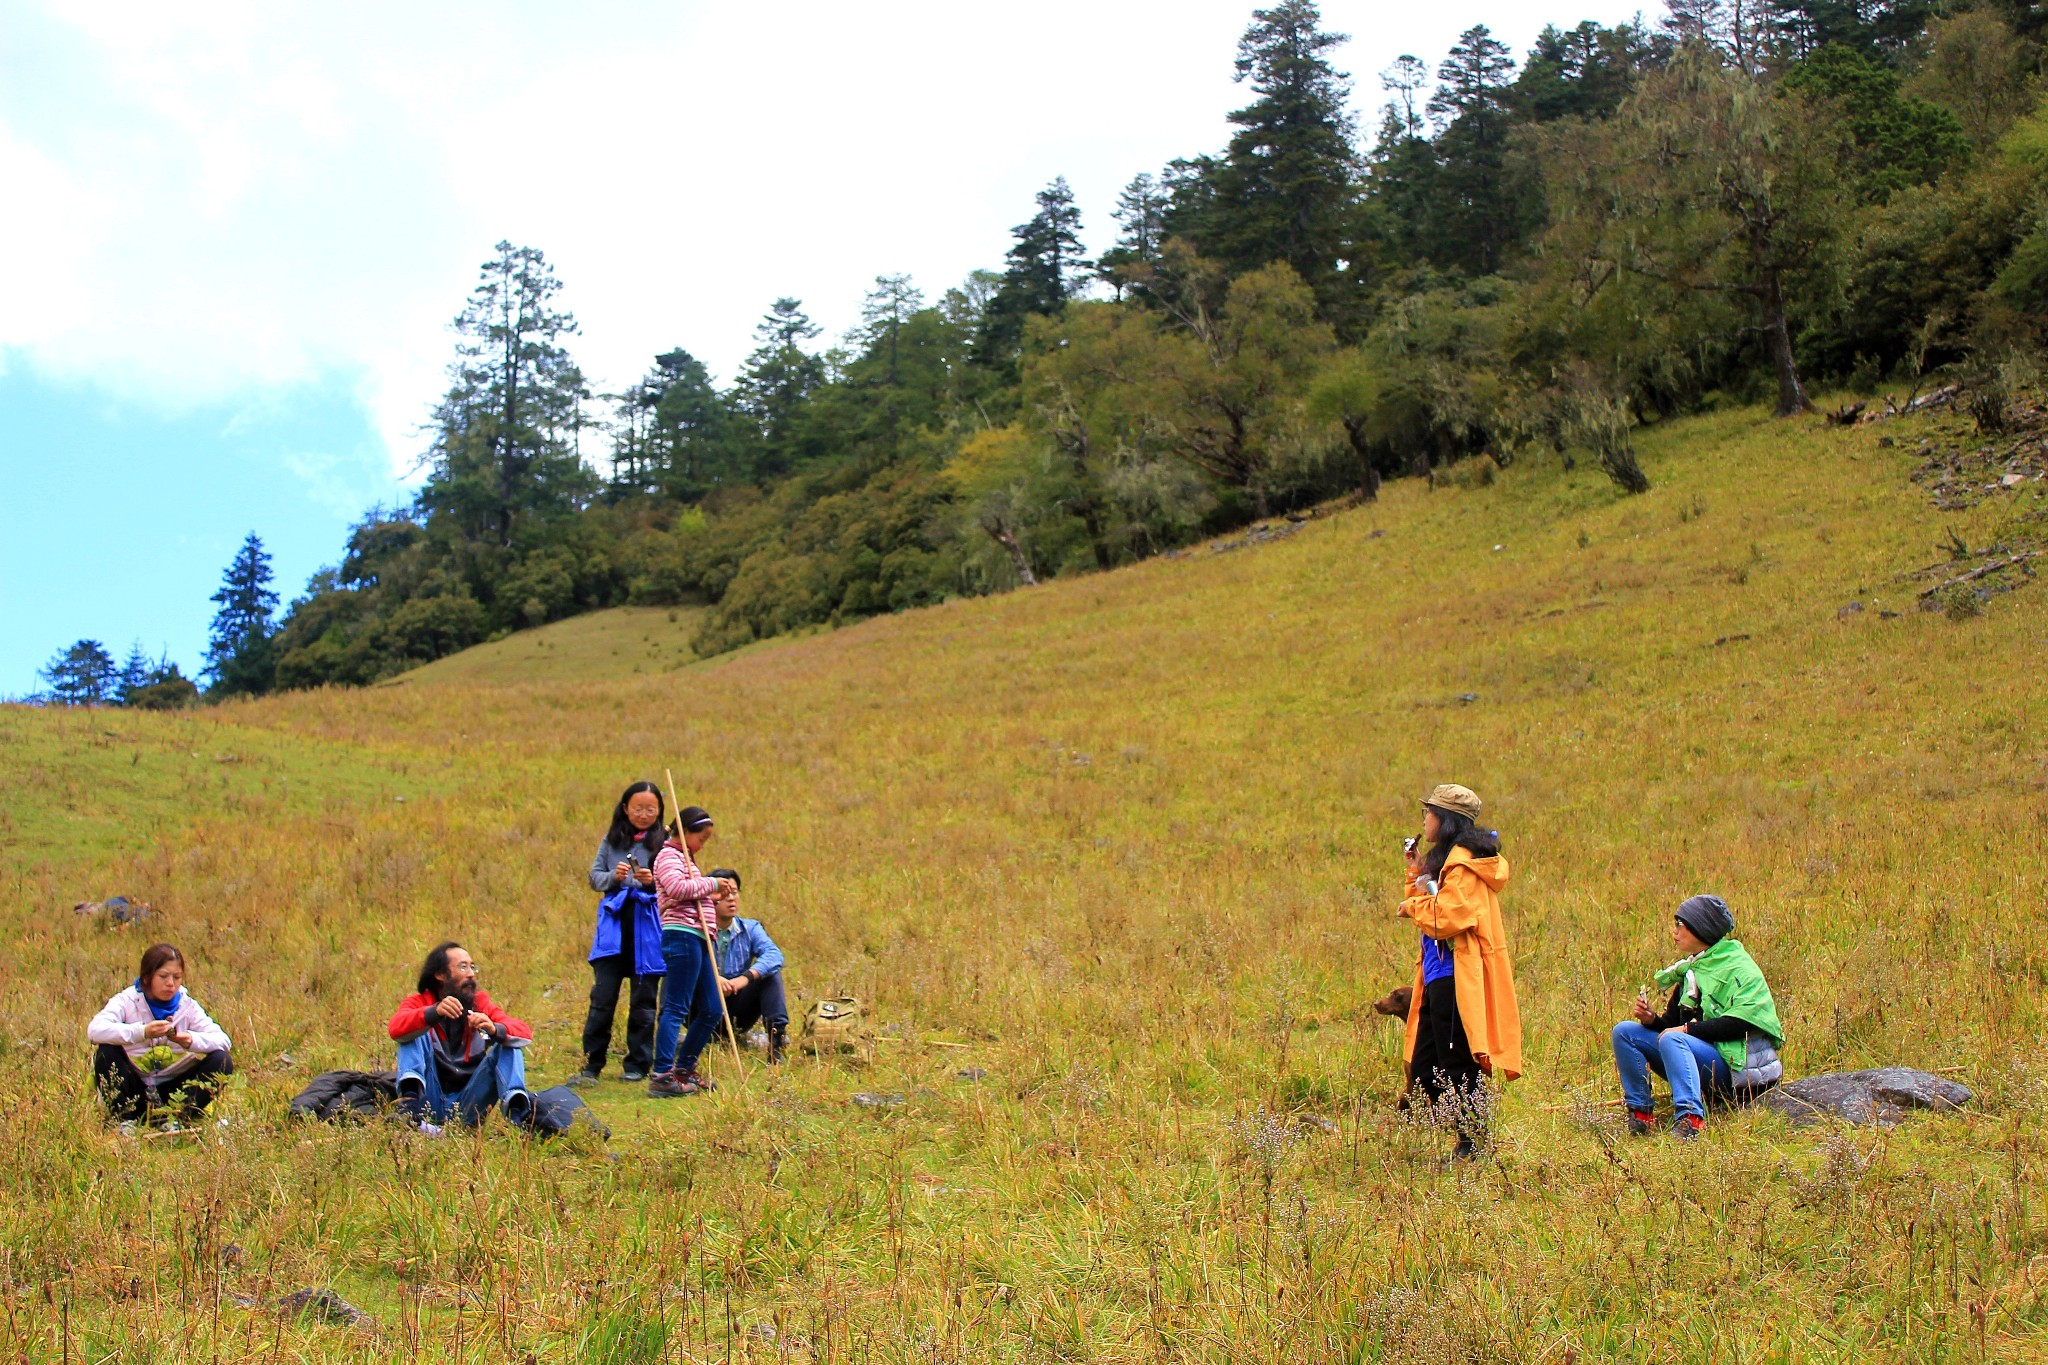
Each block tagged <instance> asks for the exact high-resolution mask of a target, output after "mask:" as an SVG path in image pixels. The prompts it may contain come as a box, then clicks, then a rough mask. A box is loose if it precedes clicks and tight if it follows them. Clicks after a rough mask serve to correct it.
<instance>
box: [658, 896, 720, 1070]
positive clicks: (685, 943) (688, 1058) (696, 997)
mask: <svg viewBox="0 0 2048 1365" xmlns="http://www.w3.org/2000/svg"><path fill="white" fill-rule="evenodd" d="M661 960H662V961H663V962H666V963H667V964H668V975H667V977H665V978H664V979H663V981H662V986H661V1023H660V1025H659V1026H658V1027H656V1029H655V1030H654V1073H655V1074H656V1075H657V1076H658V1075H660V1074H661V1073H662V1072H664V1071H668V1070H670V1069H674V1070H676V1071H679V1072H690V1071H695V1070H696V1069H697V1058H698V1057H700V1056H702V1055H703V1053H704V1045H705V1044H706V1043H709V1042H710V1041H711V1035H712V1034H713V1033H714V1032H716V1031H717V1029H718V1024H719V1020H720V1018H721V1017H722V1015H721V1013H720V1008H719V1003H718V973H717V972H715V971H713V970H712V969H711V949H709V948H708V947H706V946H705V945H704V935H703V934H701V933H699V932H698V931H697V930H695V929H664V930H662V931H661ZM685 1019H687V1020H689V1022H690V1031H689V1032H688V1033H684V1032H683V1021H684V1020H685ZM678 1034H680V1035H681V1036H682V1040H683V1046H682V1049H681V1051H678V1050H677V1048H676V1037H677V1035H678Z"/></svg>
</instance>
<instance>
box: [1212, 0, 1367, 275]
mask: <svg viewBox="0 0 2048 1365" xmlns="http://www.w3.org/2000/svg"><path fill="white" fill-rule="evenodd" d="M1346 40H1347V38H1346V35H1344V34H1342V33H1330V32H1326V31H1324V29H1323V28H1322V15H1321V13H1320V12H1319V11H1318V10H1317V8H1316V6H1315V5H1314V3H1313V2H1312V0H1281V3H1280V4H1278V5H1275V6H1274V7H1273V8H1271V9H1262V10H1254V11H1253V12H1252V21H1251V24H1250V26H1249V27H1247V28H1246V29H1245V32H1244V36H1243V37H1242V38H1240V39H1239V40H1238V45H1237V64H1236V77H1235V78H1236V79H1237V80H1239V81H1243V82H1247V83H1249V84H1250V85H1251V88H1252V90H1253V92H1254V93H1256V94H1257V96H1258V98H1257V99H1256V100H1254V101H1253V102H1252V103H1250V104H1248V105H1246V106H1245V107H1244V108H1242V109H1239V110H1237V111H1235V112H1234V113H1232V114H1231V115H1230V121H1231V123H1233V124H1235V125H1236V126H1237V130H1238V131H1237V132H1236V133H1234V134H1233V135H1232V136H1231V139H1230V145H1229V148H1228V149H1227V150H1226V151H1225V153H1224V155H1223V158H1222V159H1221V160H1220V161H1219V162H1217V163H1216V164H1215V169H1214V173H1213V179H1212V192H1213V194H1214V204H1213V206H1212V207H1211V209H1210V212H1209V221H1208V222H1207V224H1206V225H1205V226H1206V230H1205V231H1204V232H1203V233H1202V235H1201V236H1199V237H1198V238H1197V245H1198V246H1199V247H1200V248H1201V250H1202V251H1203V253H1204V254H1206V255H1210V256H1214V257H1215V258H1216V259H1217V260H1219V261H1220V262H1222V264H1223V265H1224V267H1225V269H1226V270H1228V271H1229V272H1230V273H1231V274H1233V275H1235V274H1242V273H1244V272H1246V271H1249V270H1254V269H1257V268H1258V267H1259V266H1262V265H1266V264H1269V263H1270V262H1273V261H1276V260H1277V261H1285V262H1286V263H1287V264H1288V265H1291V266H1293V267H1294V271H1295V273H1296V274H1297V275H1299V276H1301V278H1302V279H1303V280H1305V281H1307V282H1308V285H1309V287H1310V288H1311V289H1313V290H1314V291H1315V292H1316V297H1317V299H1318V301H1319V303H1320V305H1321V306H1322V311H1323V312H1324V313H1325V315H1326V316H1329V315H1331V314H1333V313H1337V312H1343V311H1345V310H1346V308H1347V307H1348V305H1349V300H1348V299H1347V298H1346V296H1347V295H1348V294H1349V292H1350V290H1349V289H1348V288H1347V286H1346V284H1345V282H1344V281H1343V280H1341V279H1340V278H1339V266H1338V262H1339V261H1340V260H1342V259H1344V258H1345V256H1346V253H1347V251H1348V240H1347V239H1348V236H1349V230H1350V227H1351V219H1352V208H1353V204H1354V201H1355V196H1356V190H1357V182H1358V171H1359V166H1358V157H1357V153H1356V150H1355V149H1354V147H1353V145H1352V137H1353V134H1354V129H1353V126H1352V122H1351V116H1350V114H1349V113H1348V112H1347V111H1346V102H1347V100H1348V99H1349V97H1350V84H1349V81H1350V78H1349V77H1348V76H1346V75H1345V73H1343V72H1341V71H1338V70H1337V69H1336V68H1335V67H1333V66H1332V65H1331V64H1330V62H1329V59H1328V57H1327V56H1326V55H1325V54H1326V53H1328V52H1330V51H1331V50H1332V49H1333V48H1336V47H1338V46H1340V45H1342V44H1343V43H1344V42H1345V41H1346Z"/></svg>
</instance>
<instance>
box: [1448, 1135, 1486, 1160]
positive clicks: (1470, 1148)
mask: <svg viewBox="0 0 2048 1365" xmlns="http://www.w3.org/2000/svg"><path fill="white" fill-rule="evenodd" d="M1479 1153H1480V1146H1479V1144H1478V1143H1476V1142H1474V1141H1473V1140H1472V1135H1471V1134H1470V1133H1460V1134H1459V1135H1458V1145H1457V1146H1455V1147H1453V1148H1451V1160H1453V1161H1477V1160H1478V1159H1479Z"/></svg>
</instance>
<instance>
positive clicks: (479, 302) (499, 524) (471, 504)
mask: <svg viewBox="0 0 2048 1365" xmlns="http://www.w3.org/2000/svg"><path fill="white" fill-rule="evenodd" d="M496 251H497V255H495V256H493V257H492V258H491V259H490V260H488V261H486V262H484V265H483V270H482V279H481V280H480V281H479V282H478V284H477V287H476V289H475V291H474V292H473V293H471V294H470V296H469V303H468V304H467V306H465V307H464V308H463V310H462V312H461V313H460V314H459V315H457V317H456V319H455V324H454V326H455V331H456V334H457V335H458V336H459V337H460V338H461V339H460V340H459V341H458V342H457V343H456V347H455V356H456V358H455V363H454V364H453V365H451V366H449V371H448V373H449V377H450V378H451V379H452V380H453V383H452V384H451V385H450V387H449V389H448V393H447V396H446V397H444V398H443V399H442V400H441V404H440V406H439V407H437V408H436V409H435V410H434V418H433V426H434V444H433V447H432V449H431V450H430V451H429V453H428V457H427V459H428V462H429V464H430V465H431V473H430V474H429V475H428V478H427V483H426V486H425V487H424V488H423V489H422V490H421V491H420V499H419V500H420V505H421V508H422V510H424V511H425V512H426V513H427V515H428V516H429V518H430V519H431V518H442V519H447V518H452V519H453V520H454V523H455V525H456V526H457V527H458V529H459V531H460V533H461V534H462V536H463V537H464V538H466V539H471V540H477V539H488V540H494V541H495V542H496V543H497V544H499V545H510V544H512V540H513V532H514V528H515V526H516V525H517V524H518V522H519V521H520V519H521V518H523V517H527V516H535V517H539V518H542V519H546V518H549V517H552V516H555V515H558V514H560V513H562V512H565V511H570V510H573V509H574V508H575V507H576V506H577V505H578V503H579V501H580V499H581V498H582V497H583V496H584V495H585V494H587V493H588V492H589V490H590V487H591V480H590V478H589V475H588V472H587V471H586V470H585V469H584V467H583V462H582V459H581V457H580V453H579V451H578V443H579V441H580V438H581V433H582V426H583V402H584V400H585V399H587V398H588V397H589V396H590V392H589V388H588V386H587V385H586V384H585V383H584V380H583V373H582V371H580V370H579V369H577V368H576V364H575V362H574V361H573V360H571V359H570V357H569V353H568V351H567V350H566V349H565V348H564V347H563V344H562V343H563V340H564V338H567V337H570V336H573V335H575V334H576V331H577V327H576V319H575V318H574V317H573V316H571V315H570V314H568V313H566V312H563V311H560V310H559V309H557V308H556V307H555V306H554V303H553V299H554V297H555V295H556V294H557V293H559V292H560V291H561V288H562V285H561V281H560V280H558V279H556V278H555V272H554V268H553V267H552V266H550V265H549V264H548V263H547V258H546V257H545V256H543V255H542V254H541V252H540V251H539V250H537V249H536V248H533V247H515V246H513V245H512V244H511V243H510V242H499V243H498V245H497V247H496Z"/></svg>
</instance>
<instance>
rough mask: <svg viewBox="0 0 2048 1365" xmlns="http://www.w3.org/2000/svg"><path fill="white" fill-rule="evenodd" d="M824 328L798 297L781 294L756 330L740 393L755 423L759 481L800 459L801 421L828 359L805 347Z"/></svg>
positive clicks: (754, 470) (755, 464)
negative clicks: (814, 319)
mask: <svg viewBox="0 0 2048 1365" xmlns="http://www.w3.org/2000/svg"><path fill="white" fill-rule="evenodd" d="M818 332H819V328H818V326H817V325H816V324H815V323H813V322H812V321H811V319H810V317H809V316H808V315H807V314H806V313H805V312H804V307H803V303H802V302H801V301H800V300H798V299H792V298H780V299H777V300H776V301H775V303H774V305H773V306H772V307H771V308H770V309H769V310H768V313H767V315H766V316H765V317H763V318H762V319H761V322H760V325H759V326H757V327H755V328H754V340H755V341H756V342H758V343H759V344H758V345H757V346H755V348H754V352H753V354H752V355H749V356H748V357H747V360H746V364H745V365H744V366H743V367H742V368H741V370H740V378H739V384H738V385H737V387H736V396H737V398H738V401H739V406H740V409H741V410H742V411H743V412H744V413H745V414H746V415H747V417H748V418H749V419H750V420H751V422H752V424H753V428H754V430H753V433H752V434H753V437H754V444H755V447H756V449H755V454H754V458H753V460H752V462H751V463H752V469H751V473H752V475H753V477H755V478H756V479H766V478H772V477H774V476H775V475H777V474H782V473H786V472H788V470H789V469H790V468H791V467H792V466H793V465H794V464H795V463H796V459H797V455H798V450H797V436H798V432H797V422H798V418H799V417H800V416H801V414H802V409H803V405H804V403H805V401H806V400H807V399H809V398H810V396H811V394H812V393H813V392H814V391H815V390H816V389H817V388H818V386H819V385H820V384H823V383H824V382H825V362H824V361H822V360H820V359H819V358H818V357H817V356H814V355H812V354H811V353H810V352H809V351H806V350H805V349H804V348H803V343H804V342H806V341H810V340H812V339H813V338H815V337H816V336H817V335H818Z"/></svg>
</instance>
